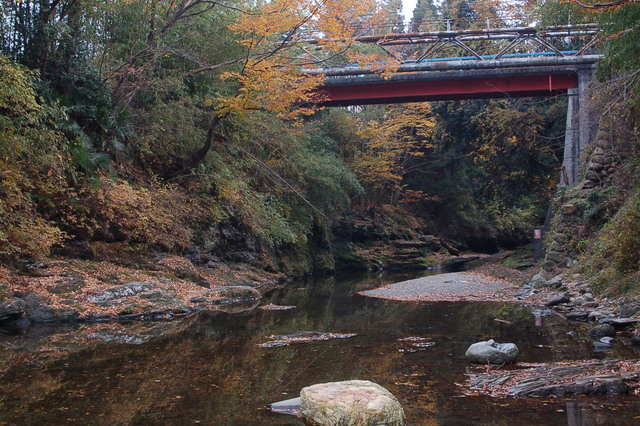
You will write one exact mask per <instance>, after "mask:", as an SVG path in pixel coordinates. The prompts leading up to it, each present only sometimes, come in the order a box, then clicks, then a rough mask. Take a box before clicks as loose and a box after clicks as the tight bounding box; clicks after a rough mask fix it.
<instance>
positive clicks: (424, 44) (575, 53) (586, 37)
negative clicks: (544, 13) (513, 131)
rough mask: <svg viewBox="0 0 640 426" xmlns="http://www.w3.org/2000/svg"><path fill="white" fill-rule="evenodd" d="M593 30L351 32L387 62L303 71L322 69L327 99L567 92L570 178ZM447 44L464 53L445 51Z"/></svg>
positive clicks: (585, 131)
mask: <svg viewBox="0 0 640 426" xmlns="http://www.w3.org/2000/svg"><path fill="white" fill-rule="evenodd" d="M597 33H598V28H597V26H596V25H595V24H580V25H565V26H556V27H551V28H545V29H540V30H539V29H536V28H535V27H511V28H494V29H492V28H486V29H463V30H452V29H451V28H450V24H449V23H448V24H447V29H446V30H444V31H422V32H408V33H388V34H379V35H365V36H361V37H356V38H355V41H356V42H359V43H365V44H374V45H376V46H377V48H378V49H380V50H381V51H383V52H385V53H386V54H387V56H388V62H382V63H378V64H373V65H370V66H358V65H353V64H343V65H341V66H335V67H324V68H315V69H304V70H303V72H306V73H308V74H312V75H324V76H325V82H324V85H323V86H322V88H321V89H320V90H319V92H320V93H319V94H320V103H321V104H322V105H325V106H349V105H369V104H384V103H401V102H421V101H441V100H458V99H486V98H505V97H543V96H544V97H548V96H558V95H568V97H569V102H568V110H567V123H566V134H565V148H564V158H563V170H564V171H565V177H564V179H563V180H564V183H567V184H575V183H576V182H577V177H578V169H579V159H580V155H581V154H582V152H583V151H584V149H585V147H586V145H587V144H588V143H589V141H590V139H591V137H592V136H593V135H592V133H593V125H592V120H591V117H590V112H589V111H588V109H587V106H588V102H587V100H588V99H587V98H588V94H587V91H586V86H587V84H588V83H589V81H590V80H591V79H592V75H593V70H594V67H595V63H596V62H597V61H598V59H600V57H601V55H599V54H597V53H593V52H592V51H591V50H592V48H593V46H594V44H595V40H596V35H597ZM307 42H308V43H309V44H316V45H319V46H320V45H321V44H322V40H321V39H319V38H315V39H314V38H311V39H309V40H307ZM563 46H565V47H566V46H570V47H571V49H570V50H567V49H563V48H562V47H563ZM447 48H449V51H451V50H453V51H454V52H456V53H462V54H464V55H465V56H454V57H451V56H447V55H446V50H447ZM452 48H453V49H452ZM438 54H439V55H438Z"/></svg>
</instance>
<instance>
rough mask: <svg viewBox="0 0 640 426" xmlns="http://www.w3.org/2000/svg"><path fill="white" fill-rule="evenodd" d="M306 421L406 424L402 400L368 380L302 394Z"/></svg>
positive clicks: (324, 385) (364, 425)
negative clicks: (399, 400) (400, 401)
mask: <svg viewBox="0 0 640 426" xmlns="http://www.w3.org/2000/svg"><path fill="white" fill-rule="evenodd" d="M300 411H301V414H302V417H303V418H304V419H305V420H306V421H307V422H309V423H311V424H319V425H344V426H369V425H388V426H402V425H405V424H406V418H405V415H404V410H403V409H402V406H401V405H400V403H399V402H398V400H397V399H396V398H395V397H394V396H393V394H391V392H389V391H388V390H386V389H385V388H383V387H382V386H380V385H378V384H376V383H373V382H370V381H367V380H350V381H345V382H333V383H321V384H317V385H313V386H309V387H306V388H304V389H302V391H301V392H300Z"/></svg>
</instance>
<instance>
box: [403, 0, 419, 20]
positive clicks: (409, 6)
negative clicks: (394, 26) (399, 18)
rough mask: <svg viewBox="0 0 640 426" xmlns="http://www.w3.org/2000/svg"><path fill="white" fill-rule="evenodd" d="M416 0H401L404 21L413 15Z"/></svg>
mask: <svg viewBox="0 0 640 426" xmlns="http://www.w3.org/2000/svg"><path fill="white" fill-rule="evenodd" d="M416 1H417V0H402V14H403V15H404V21H405V22H406V21H408V20H410V19H411V16H412V15H413V9H415V7H416Z"/></svg>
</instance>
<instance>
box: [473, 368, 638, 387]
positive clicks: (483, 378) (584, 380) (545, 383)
mask: <svg viewBox="0 0 640 426" xmlns="http://www.w3.org/2000/svg"><path fill="white" fill-rule="evenodd" d="M518 366H519V367H526V368H523V369H518V370H509V371H491V372H485V373H478V374H473V373H472V374H470V375H469V376H470V378H469V380H468V383H467V385H468V387H469V389H470V391H471V392H472V393H482V394H490V395H494V396H506V395H512V396H549V395H558V396H566V395H581V394H582V395H596V394H619V393H628V392H632V391H634V390H636V389H638V388H640V362H638V361H628V360H625V361H622V360H604V361H571V362H558V363H552V364H518Z"/></svg>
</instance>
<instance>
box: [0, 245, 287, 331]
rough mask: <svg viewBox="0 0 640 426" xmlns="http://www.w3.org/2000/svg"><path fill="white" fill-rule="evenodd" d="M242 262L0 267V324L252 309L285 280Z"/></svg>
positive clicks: (167, 259)
mask: <svg viewBox="0 0 640 426" xmlns="http://www.w3.org/2000/svg"><path fill="white" fill-rule="evenodd" d="M287 281H288V278H287V277H285V276H284V275H280V274H270V273H267V272H265V271H262V270H259V269H255V268H252V267H250V266H246V265H236V266H230V265H226V264H222V263H221V264H220V265H218V266H217V267H216V268H196V267H195V266H194V265H193V264H192V263H191V262H190V261H189V260H188V259H186V258H183V257H179V256H162V257H158V258H150V259H144V261H139V262H138V263H136V264H128V265H123V264H115V263H110V262H95V261H94V262H85V261H81V260H56V261H50V262H47V263H44V262H38V263H36V264H34V265H32V267H31V268H29V270H28V271H11V270H9V269H6V268H0V290H1V293H2V294H0V296H1V297H0V323H2V324H5V325H7V324H8V325H13V326H18V327H21V326H27V325H29V324H32V323H57V322H108V321H131V320H167V319H172V318H175V317H182V316H185V315H188V314H190V313H193V312H197V311H201V310H204V309H217V310H236V311H237V310H243V309H248V308H251V307H255V306H257V304H258V301H259V300H260V299H261V297H262V294H264V293H265V292H266V291H269V290H270V289H273V288H274V287H277V286H279V285H282V284H283V283H285V282H287Z"/></svg>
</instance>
